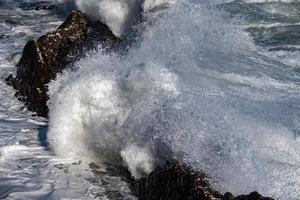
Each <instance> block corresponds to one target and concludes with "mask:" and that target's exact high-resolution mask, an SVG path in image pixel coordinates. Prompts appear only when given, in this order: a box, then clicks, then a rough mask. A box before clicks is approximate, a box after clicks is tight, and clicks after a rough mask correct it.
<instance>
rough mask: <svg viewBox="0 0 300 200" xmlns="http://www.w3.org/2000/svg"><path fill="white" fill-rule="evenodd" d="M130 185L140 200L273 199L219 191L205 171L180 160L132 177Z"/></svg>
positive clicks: (253, 194)
mask: <svg viewBox="0 0 300 200" xmlns="http://www.w3.org/2000/svg"><path fill="white" fill-rule="evenodd" d="M131 189H132V191H133V193H134V194H135V195H136V196H137V197H138V198H139V199H140V200H272V198H269V197H263V196H262V195H260V194H259V193H257V192H253V193H251V194H249V195H241V196H237V197H235V196H233V195H232V194H231V193H226V194H224V195H222V194H221V193H219V192H217V191H215V190H213V189H212V188H211V186H210V185H209V183H208V182H207V177H206V175H205V174H204V173H202V172H197V171H195V170H193V169H192V168H191V167H189V166H187V165H185V164H183V163H180V162H175V163H172V164H167V165H166V166H165V167H163V168H157V169H156V170H155V171H153V172H152V173H151V174H149V175H148V176H147V177H145V178H142V179H139V180H136V181H133V182H132V183H131Z"/></svg>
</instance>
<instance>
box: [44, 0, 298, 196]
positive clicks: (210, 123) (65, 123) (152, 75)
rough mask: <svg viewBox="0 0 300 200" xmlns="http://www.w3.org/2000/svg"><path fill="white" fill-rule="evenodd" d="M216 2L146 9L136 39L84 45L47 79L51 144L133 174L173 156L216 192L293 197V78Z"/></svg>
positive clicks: (295, 128) (295, 178) (295, 147)
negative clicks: (128, 43)
mask: <svg viewBox="0 0 300 200" xmlns="http://www.w3.org/2000/svg"><path fill="white" fill-rule="evenodd" d="M214 3H215V2H214V1H212V2H210V3H209V2H207V1H200V2H195V1H177V2H176V4H174V5H173V6H171V8H169V9H168V10H161V11H158V12H154V13H145V14H144V17H145V19H146V23H147V22H148V23H149V24H147V25H146V29H144V30H143V32H142V33H141V36H140V38H139V41H140V44H139V46H138V47H135V48H132V49H131V50H130V51H129V52H127V53H125V55H118V54H111V55H106V54H104V53H103V52H102V51H101V50H99V52H97V53H91V55H90V56H88V57H87V58H85V59H83V60H81V61H80V62H78V63H77V64H76V66H77V67H78V70H77V71H76V72H74V71H66V72H64V73H63V74H62V75H61V76H59V77H58V79H57V80H56V81H54V82H52V83H51V84H50V97H51V98H50V101H49V107H50V128H49V129H50V131H49V137H50V143H51V146H52V148H53V149H54V150H55V151H56V153H58V154H59V155H61V156H67V157H68V156H73V157H79V158H80V159H82V158H89V159H92V160H97V161H99V162H102V164H107V163H109V164H110V165H115V166H118V165H124V166H127V167H128V169H129V170H130V171H131V173H132V174H133V175H134V176H136V177H140V176H141V175H143V174H147V173H149V172H150V171H151V170H152V169H153V167H154V166H155V165H159V164H160V163H163V162H164V161H165V160H168V159H171V158H176V159H180V160H183V161H185V162H188V163H190V164H191V165H193V166H194V167H195V168H199V169H204V170H205V171H206V172H207V173H208V174H209V175H210V176H211V183H212V184H213V185H214V186H215V187H216V188H217V189H220V190H221V191H223V192H225V191H230V192H233V193H235V194H241V193H249V192H251V191H254V190H258V191H259V192H261V193H263V194H265V195H269V196H273V197H276V198H279V199H299V198H300V193H299V188H300V181H299V178H298V177H299V173H300V171H299V163H300V153H299V152H300V149H299V148H300V145H299V143H300V140H299V136H298V134H297V133H299V117H300V116H299V110H300V108H299V106H298V105H297V102H299V100H300V95H299V94H300V93H299V91H300V81H299V80H300V77H299V76H297V75H295V74H294V73H293V72H292V70H291V69H289V68H288V67H287V66H285V65H283V64H281V63H280V62H278V61H277V60H271V59H269V58H267V57H265V56H263V55H262V54H259V53H257V51H260V50H259V49H257V48H256V47H255V46H253V42H252V40H251V39H250V38H249V37H248V36H247V35H246V34H245V33H244V32H243V31H242V30H241V29H240V28H239V27H237V26H235V25H232V24H231V23H230V22H228V21H226V17H224V14H222V13H220V11H218V10H216V9H215V8H214V6H213V4H214ZM153 22H155V23H153Z"/></svg>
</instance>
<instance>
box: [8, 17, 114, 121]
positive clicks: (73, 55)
mask: <svg viewBox="0 0 300 200" xmlns="http://www.w3.org/2000/svg"><path fill="white" fill-rule="evenodd" d="M99 43H101V44H103V46H105V47H107V49H113V48H116V47H117V46H118V45H119V43H120V39H119V38H117V37H116V36H115V35H114V34H113V33H112V32H111V31H110V30H109V28H108V26H106V25H105V24H103V23H101V22H100V21H96V22H94V21H91V20H89V18H88V17H87V16H86V15H85V14H83V13H82V12H80V11H73V12H72V13H71V14H70V15H69V16H68V17H67V19H66V20H65V22H64V23H63V24H62V25H61V26H60V27H59V28H58V29H57V30H56V31H53V32H50V33H48V34H46V35H44V36H41V37H40V38H39V39H37V40H31V41H29V42H28V43H27V44H26V45H25V47H24V50H23V54H22V57H21V59H20V61H19V63H18V65H17V74H16V77H13V76H12V75H10V76H9V77H8V78H7V79H6V81H7V83H8V84H9V85H12V86H13V87H14V88H15V89H16V90H18V92H17V93H16V96H17V98H18V99H20V100H22V101H23V102H25V103H26V105H27V106H28V109H29V110H30V111H33V112H36V114H37V115H38V116H43V117H47V115H48V108H47V105H46V102H47V100H48V96H47V91H48V88H47V83H49V82H50V80H53V79H55V77H56V75H57V73H59V72H61V71H62V70H63V69H65V68H66V67H67V66H68V65H70V64H71V63H73V62H75V61H76V60H78V59H79V58H81V57H82V56H84V54H83V53H84V52H85V51H86V50H90V49H93V48H95V47H96V46H97V45H98V44H99Z"/></svg>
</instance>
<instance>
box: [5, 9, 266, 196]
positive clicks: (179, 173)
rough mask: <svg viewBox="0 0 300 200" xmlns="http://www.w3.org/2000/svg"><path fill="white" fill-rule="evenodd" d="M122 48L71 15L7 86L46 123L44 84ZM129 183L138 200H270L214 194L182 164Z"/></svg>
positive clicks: (104, 29)
mask: <svg viewBox="0 0 300 200" xmlns="http://www.w3.org/2000/svg"><path fill="white" fill-rule="evenodd" d="M121 43H122V41H121V39H119V38H118V37H116V36H115V35H114V34H113V33H112V32H111V31H110V29H109V28H108V26H107V25H105V24H103V23H101V22H100V21H96V22H94V21H91V20H90V19H89V18H88V17H87V16H86V15H85V14H84V13H82V12H80V11H73V12H72V13H71V14H70V15H69V16H68V18H67V19H66V21H65V22H64V23H63V24H62V25H61V26H60V27H59V28H58V29H57V30H56V31H53V32H50V33H48V34H46V35H44V36H41V37H40V38H39V39H37V40H32V41H29V42H28V43H27V44H26V45H25V47H24V50H23V54H22V57H21V59H20V62H19V63H18V64H17V74H16V76H15V75H10V76H9V77H8V78H7V79H6V81H7V83H8V85H11V86H13V87H14V88H15V89H16V90H17V92H16V97H17V98H18V99H19V100H20V101H23V102H24V103H25V104H26V105H27V107H28V109H29V110H30V111H33V112H35V113H36V115H38V116H43V117H47V116H48V108H47V100H48V95H47V92H48V88H47V84H48V83H49V82H50V81H51V80H53V79H55V77H56V75H57V74H58V73H60V72H62V70H64V69H65V68H66V67H72V63H74V62H76V61H77V60H78V59H80V58H82V57H83V56H84V51H86V50H91V49H93V48H96V47H97V45H98V44H102V45H103V46H104V47H106V49H107V51H112V50H114V49H117V48H118V46H119V45H120V44H121ZM83 50H84V51H83ZM129 182H130V186H131V190H132V192H133V194H135V195H136V196H137V197H138V198H139V199H141V200H181V199H182V200H185V199H186V200H272V198H269V197H263V196H261V195H260V194H258V193H257V192H253V193H251V194H249V195H242V196H237V197H235V196H233V195H232V194H230V193H226V194H224V195H223V194H221V193H219V192H217V191H214V190H213V189H212V187H211V186H210V185H209V183H208V182H207V177H206V175H205V173H203V172H198V171H195V170H194V169H192V168H191V167H189V166H187V165H186V164H184V163H180V162H173V163H168V164H166V166H164V167H163V168H157V169H156V170H154V171H153V172H152V173H150V174H149V175H148V176H147V177H144V178H141V179H139V180H132V179H130V181H129Z"/></svg>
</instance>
